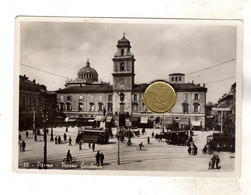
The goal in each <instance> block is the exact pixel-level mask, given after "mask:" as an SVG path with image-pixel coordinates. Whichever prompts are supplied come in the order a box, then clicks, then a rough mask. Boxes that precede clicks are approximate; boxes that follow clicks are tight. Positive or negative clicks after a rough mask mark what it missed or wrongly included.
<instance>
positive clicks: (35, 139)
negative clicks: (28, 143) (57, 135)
mask: <svg viewBox="0 0 251 195" xmlns="http://www.w3.org/2000/svg"><path fill="white" fill-rule="evenodd" d="M34 141H37V133H35V135H34Z"/></svg>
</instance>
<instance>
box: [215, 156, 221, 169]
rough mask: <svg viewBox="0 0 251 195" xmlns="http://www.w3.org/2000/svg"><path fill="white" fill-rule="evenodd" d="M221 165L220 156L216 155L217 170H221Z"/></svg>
mask: <svg viewBox="0 0 251 195" xmlns="http://www.w3.org/2000/svg"><path fill="white" fill-rule="evenodd" d="M219 163H220V158H219V156H218V155H216V156H215V164H216V169H220V166H219Z"/></svg>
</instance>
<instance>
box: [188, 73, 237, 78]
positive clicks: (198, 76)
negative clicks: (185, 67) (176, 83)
mask: <svg viewBox="0 0 251 195" xmlns="http://www.w3.org/2000/svg"><path fill="white" fill-rule="evenodd" d="M227 74H236V73H235V72H230V73H224V74H213V75H205V76H204V75H202V76H200V75H197V76H190V77H186V78H201V77H213V76H223V75H227Z"/></svg>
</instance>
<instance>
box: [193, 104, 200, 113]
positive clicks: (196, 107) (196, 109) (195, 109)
mask: <svg viewBox="0 0 251 195" xmlns="http://www.w3.org/2000/svg"><path fill="white" fill-rule="evenodd" d="M193 106H194V113H198V112H200V104H198V103H194V104H193Z"/></svg>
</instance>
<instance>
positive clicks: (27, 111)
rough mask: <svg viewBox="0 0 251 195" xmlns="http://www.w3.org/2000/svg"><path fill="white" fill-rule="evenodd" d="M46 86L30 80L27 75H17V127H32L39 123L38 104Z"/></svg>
mask: <svg viewBox="0 0 251 195" xmlns="http://www.w3.org/2000/svg"><path fill="white" fill-rule="evenodd" d="M45 92H46V87H45V86H44V85H40V84H39V83H36V81H35V80H33V81H31V80H29V78H28V77H27V76H25V75H24V76H22V75H20V76H19V129H20V130H23V129H32V128H33V124H34V123H33V121H34V119H35V126H36V127H38V126H40V124H41V120H42V119H41V112H40V105H41V100H42V96H43V94H45Z"/></svg>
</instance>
